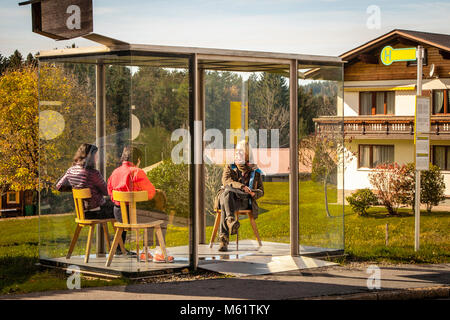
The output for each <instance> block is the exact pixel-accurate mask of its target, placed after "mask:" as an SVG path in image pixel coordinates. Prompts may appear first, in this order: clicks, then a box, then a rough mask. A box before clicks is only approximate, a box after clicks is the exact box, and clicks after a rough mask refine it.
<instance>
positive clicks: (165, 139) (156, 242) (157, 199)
mask: <svg viewBox="0 0 450 320" xmlns="http://www.w3.org/2000/svg"><path fill="white" fill-rule="evenodd" d="M133 65H134V66H133V68H132V69H131V72H132V89H131V92H132V97H131V143H130V144H131V145H132V146H133V148H132V152H131V154H130V157H131V158H130V159H128V160H129V162H128V163H126V162H122V168H123V167H129V168H130V167H131V168H130V169H131V170H132V171H133V172H137V175H138V177H139V178H137V179H134V180H133V181H132V183H131V184H130V187H131V188H132V189H133V190H147V191H148V193H149V195H150V194H154V196H153V197H152V199H151V200H149V201H143V202H139V203H138V204H137V222H138V223H155V222H158V221H159V224H158V225H159V227H160V228H161V234H160V236H162V240H163V241H162V243H161V242H160V238H159V237H160V236H158V232H157V228H149V229H148V230H147V238H148V239H147V240H148V245H149V252H150V254H151V255H152V256H153V261H154V262H153V263H150V264H148V265H145V264H143V263H142V262H141V266H140V267H141V270H152V269H162V268H180V267H185V266H188V265H189V220H190V212H191V211H190V208H191V205H190V203H191V192H192V191H191V188H190V177H189V170H190V164H189V150H190V145H189V139H188V137H189V69H188V66H189V61H188V59H187V58H172V59H168V58H164V57H154V56H148V57H147V56H145V55H141V56H137V55H135V56H133ZM122 160H127V159H122ZM130 160H131V161H130ZM137 167H138V168H140V169H139V170H138V169H136V168H137ZM144 236H145V234H141V235H140V243H139V246H140V248H141V252H142V248H143V245H144V241H145V240H146V239H145V237H144ZM130 242H132V244H133V246H135V242H136V235H134V234H133V235H130ZM161 244H164V245H165V250H166V252H167V255H168V257H169V259H170V260H171V259H173V263H170V264H167V263H163V264H161V263H155V261H159V262H161V260H162V259H163V251H164V246H162V245H161ZM144 256H145V254H144Z"/></svg>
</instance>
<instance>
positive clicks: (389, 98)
mask: <svg viewBox="0 0 450 320" xmlns="http://www.w3.org/2000/svg"><path fill="white" fill-rule="evenodd" d="M359 114H360V115H376V114H395V91H376V92H360V96H359Z"/></svg>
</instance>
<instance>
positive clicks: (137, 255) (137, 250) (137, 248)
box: [136, 229, 139, 262]
mask: <svg viewBox="0 0 450 320" xmlns="http://www.w3.org/2000/svg"><path fill="white" fill-rule="evenodd" d="M136 257H137V262H139V229H137V230H136Z"/></svg>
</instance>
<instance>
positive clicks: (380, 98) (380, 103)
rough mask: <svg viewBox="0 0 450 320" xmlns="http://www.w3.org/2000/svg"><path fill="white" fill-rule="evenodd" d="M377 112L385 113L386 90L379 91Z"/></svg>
mask: <svg viewBox="0 0 450 320" xmlns="http://www.w3.org/2000/svg"><path fill="white" fill-rule="evenodd" d="M376 114H384V92H377V96H376Z"/></svg>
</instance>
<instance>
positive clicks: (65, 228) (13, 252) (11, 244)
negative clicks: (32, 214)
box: [0, 181, 450, 294]
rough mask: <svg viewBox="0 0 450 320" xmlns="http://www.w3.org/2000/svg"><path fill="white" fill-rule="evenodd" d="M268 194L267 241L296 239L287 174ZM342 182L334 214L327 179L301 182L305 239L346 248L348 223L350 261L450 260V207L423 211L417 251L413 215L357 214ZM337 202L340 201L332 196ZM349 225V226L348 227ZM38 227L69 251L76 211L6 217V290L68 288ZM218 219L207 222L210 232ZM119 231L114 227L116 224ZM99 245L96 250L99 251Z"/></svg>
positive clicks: (0, 261) (176, 232) (172, 237)
mask: <svg viewBox="0 0 450 320" xmlns="http://www.w3.org/2000/svg"><path fill="white" fill-rule="evenodd" d="M264 186H265V196H264V197H263V198H261V199H260V200H259V201H258V203H259V205H260V207H261V214H260V216H259V217H258V219H257V220H256V221H257V225H258V229H259V232H260V235H261V237H262V239H263V240H266V241H278V242H285V243H288V242H289V205H288V203H289V185H288V183H285V182H266V183H265V185H264ZM336 198H337V197H336V190H335V189H334V187H333V186H329V188H328V200H329V203H330V205H329V208H330V213H331V215H332V218H328V217H327V216H326V213H325V209H324V200H323V186H322V185H321V184H319V183H314V182H311V181H302V182H300V194H299V199H300V234H301V238H300V243H301V244H302V245H311V246H322V247H327V248H341V247H342V245H343V244H344V242H343V240H344V237H343V233H344V231H345V252H346V253H347V254H348V256H347V257H346V258H345V259H343V260H342V262H346V261H373V262H383V261H386V262H394V263H397V262H398V263H448V262H449V261H450V259H449V258H450V235H449V230H450V213H448V212H433V213H431V214H429V213H426V212H422V215H421V238H420V241H421V250H420V251H419V252H418V253H416V252H414V216H413V214H412V213H410V212H409V211H410V210H406V209H404V210H401V212H400V214H399V216H395V217H386V211H385V210H384V208H378V207H377V208H371V209H370V210H369V214H368V216H367V217H360V216H358V215H357V214H354V213H353V212H352V211H351V209H350V207H348V206H346V208H345V223H344V222H343V219H342V206H341V205H337V204H336ZM333 203H334V204H333ZM386 223H388V224H389V246H385V242H384V241H385V226H386ZM343 225H345V230H343V229H344V228H343ZM39 228H40V229H41V241H42V243H43V244H44V243H45V244H48V245H46V246H41V254H48V255H51V256H63V255H65V253H66V251H67V248H68V243H69V241H70V238H71V236H72V234H73V231H74V229H75V228H74V223H73V216H70V215H69V216H58V217H56V216H53V217H48V216H46V217H42V219H41V222H40V226H39V219H37V218H33V219H17V220H0V294H7V293H25V292H33V291H44V290H58V289H66V288H67V287H66V280H67V276H68V275H67V274H65V273H64V272H58V271H51V270H41V269H40V268H39V267H38V266H36V265H35V264H36V263H37V262H38V260H39V245H38V244H39ZM211 232H212V226H209V227H207V232H206V236H207V239H209V237H210V235H211ZM111 234H112V232H111ZM86 236H87V231H86V230H85V231H83V233H82V235H81V237H80V238H81V239H80V240H79V245H78V246H77V247H76V249H75V252H74V254H77V253H82V252H83V251H84V244H85V238H86ZM240 237H241V239H244V238H250V239H253V237H254V236H253V232H252V229H251V227H250V224H249V221H248V219H243V220H242V221H241V229H240ZM187 241H188V230H187V228H186V227H175V226H169V228H168V231H167V236H166V242H167V245H168V246H169V247H171V246H176V245H186V244H187ZM94 247H95V246H93V251H95V248H94ZM126 283H127V280H125V279H117V280H112V281H105V280H88V279H82V283H81V285H82V287H89V286H103V285H118V284H126Z"/></svg>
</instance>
